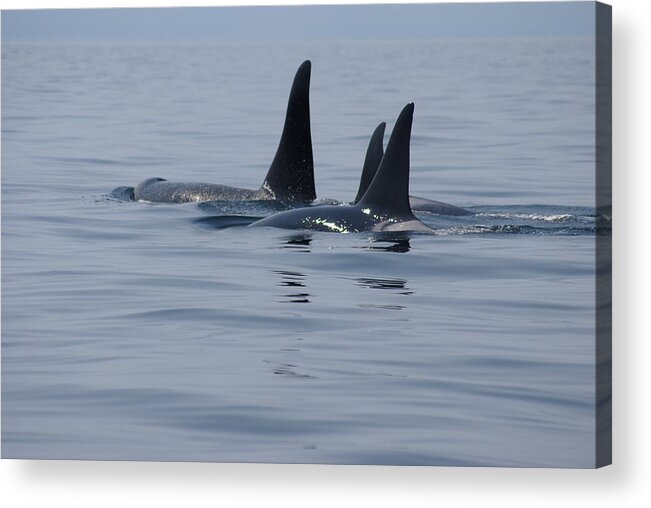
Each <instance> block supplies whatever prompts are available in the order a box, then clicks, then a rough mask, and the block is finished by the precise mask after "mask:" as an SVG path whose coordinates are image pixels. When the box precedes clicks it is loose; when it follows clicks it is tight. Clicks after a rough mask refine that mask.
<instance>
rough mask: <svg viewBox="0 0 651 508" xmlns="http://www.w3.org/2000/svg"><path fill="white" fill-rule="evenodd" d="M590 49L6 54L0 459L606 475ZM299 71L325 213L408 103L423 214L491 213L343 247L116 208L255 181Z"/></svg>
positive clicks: (111, 48)
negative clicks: (519, 469)
mask: <svg viewBox="0 0 651 508" xmlns="http://www.w3.org/2000/svg"><path fill="white" fill-rule="evenodd" d="M593 54H594V44H593V41H592V40H591V39H582V38H563V39H560V38H545V39H505V40H490V41H472V40H471V41H463V42H459V41H442V40H433V41H424V42H395V41H393V42H392V41H381V42H374V43H371V42H337V43H334V42H323V43H309V44H301V45H287V44H266V45H253V44H251V45H237V46H236V45H231V46H229V45H195V46H192V45H135V46H134V45H120V44H106V45H83V44H79V45H47V46H45V45H30V44H24V45H18V44H5V45H3V52H2V106H3V107H2V331H3V334H2V454H3V457H22V458H94V459H149V460H204V461H245V462H310V463H324V462H327V463H347V464H352V463H354V464H358V463H364V464H376V463H381V464H438V465H509V466H567V467H591V466H592V465H593V464H594V441H595V431H594V413H595V406H594V379H595V367H594V332H595V329H594V322H595V310H594V303H593V302H594V296H595V292H594V274H595V270H594V255H595V231H594V208H593V206H594V124H595V122H594V59H593ZM306 58H309V59H311V60H312V62H313V73H312V133H313V140H314V155H315V161H316V179H317V181H316V185H317V193H318V194H319V197H320V198H322V199H326V198H332V199H337V200H347V199H352V198H353V197H354V195H355V193H356V191H357V185H358V181H359V176H360V172H361V167H362V161H363V158H364V153H365V149H366V144H367V142H368V138H369V136H370V134H371V132H372V131H373V129H374V128H375V126H376V125H377V124H378V123H379V122H380V121H387V122H388V128H387V130H388V131H390V128H391V127H392V124H393V122H394V121H395V117H396V116H397V114H398V113H399V111H400V109H401V108H402V107H403V106H404V105H405V104H406V103H407V102H410V101H413V102H415V104H416V113H415V118H414V127H413V139H412V152H411V162H412V178H411V190H412V193H413V194H416V195H418V196H423V197H430V198H433V199H437V200H441V201H447V202H450V203H454V204H456V205H460V206H466V207H469V208H470V209H471V210H473V211H474V212H476V215H475V216H471V217H456V218H445V217H437V216H433V215H427V214H424V215H422V216H420V218H421V219H422V220H424V221H425V222H426V223H428V224H429V225H431V226H432V227H434V228H435V234H433V235H414V236H411V237H410V236H397V237H386V236H380V237H377V236H373V235H358V234H355V235H337V234H327V233H306V232H297V231H294V232H292V231H282V230H273V229H247V228H243V227H230V228H221V227H219V224H215V223H214V222H213V221H212V220H201V219H209V218H210V217H214V216H215V215H218V214H220V213H228V214H231V215H232V214H234V213H244V214H246V215H249V214H251V213H252V212H253V213H254V214H255V212H256V208H255V206H254V207H253V208H252V209H251V207H245V208H241V209H239V210H238V209H235V210H233V209H226V208H224V207H223V206H222V205H219V204H217V205H204V206H197V205H194V204H187V205H149V204H144V203H133V202H123V201H119V200H116V199H113V198H111V197H110V196H109V195H108V194H109V192H110V190H111V189H112V188H114V187H116V186H119V185H134V184H135V183H137V182H139V181H141V180H143V179H145V178H148V177H152V176H161V177H164V178H167V179H169V180H190V181H209V182H215V183H222V184H229V185H236V186H242V187H250V188H257V187H258V186H259V185H260V184H261V182H262V179H263V178H264V174H265V173H266V170H267V167H268V165H269V163H270V162H271V159H272V157H273V154H274V152H275V149H276V144H277V142H278V138H279V135H280V130H281V127H282V122H283V118H284V109H285V106H286V100H287V95H288V93H289V86H290V83H291V79H292V77H293V74H294V72H295V70H296V68H297V67H298V65H299V64H300V63H301V62H302V61H303V60H304V59H306ZM257 211H259V210H257Z"/></svg>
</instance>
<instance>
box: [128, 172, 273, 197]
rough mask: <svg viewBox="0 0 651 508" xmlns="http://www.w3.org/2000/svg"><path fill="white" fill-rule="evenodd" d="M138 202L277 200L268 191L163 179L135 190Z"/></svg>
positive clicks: (144, 183) (143, 184)
mask: <svg viewBox="0 0 651 508" xmlns="http://www.w3.org/2000/svg"><path fill="white" fill-rule="evenodd" d="M134 199H135V200H136V201H148V202H151V203H189V202H196V203H199V202H202V201H217V200H222V201H250V200H261V199H275V197H274V195H273V194H272V193H271V192H270V191H268V190H266V189H258V190H251V189H240V188H238V187H229V186H228V185H219V184H214V183H193V182H188V183H179V182H168V181H167V180H165V179H163V178H149V179H148V180H145V181H144V182H141V183H139V184H138V185H137V186H136V188H135V189H134Z"/></svg>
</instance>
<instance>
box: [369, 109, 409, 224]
mask: <svg viewBox="0 0 651 508" xmlns="http://www.w3.org/2000/svg"><path fill="white" fill-rule="evenodd" d="M413 117H414V103H413V102H411V103H409V104H407V105H406V106H405V107H404V108H403V109H402V111H401V112H400V116H398V120H396V124H395V125H394V127H393V132H391V137H390V138H389V143H387V149H386V151H385V152H384V157H382V162H380V167H379V168H378V170H377V173H376V174H375V177H374V178H373V181H372V182H371V185H369V187H368V189H367V191H366V193H365V194H364V196H363V197H362V199H361V200H360V201H359V203H358V206H361V207H363V208H370V209H372V210H383V211H388V212H391V214H393V215H397V214H403V215H406V214H412V211H411V207H410V206H409V141H410V139H411V123H412V120H413Z"/></svg>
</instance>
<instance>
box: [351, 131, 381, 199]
mask: <svg viewBox="0 0 651 508" xmlns="http://www.w3.org/2000/svg"><path fill="white" fill-rule="evenodd" d="M386 126H387V124H386V122H382V123H381V124H380V125H378V126H377V127H376V128H375V131H374V132H373V135H372V136H371V141H369V143H368V148H367V149H366V158H365V159H364V168H363V169H362V178H360V180H359V189H357V196H355V201H353V204H356V203H357V202H358V201H359V200H360V199H362V196H363V195H364V193H365V192H366V189H368V186H369V185H371V182H372V181H373V177H374V176H375V173H377V168H379V167H380V162H381V161H382V156H383V155H384V129H385V128H386Z"/></svg>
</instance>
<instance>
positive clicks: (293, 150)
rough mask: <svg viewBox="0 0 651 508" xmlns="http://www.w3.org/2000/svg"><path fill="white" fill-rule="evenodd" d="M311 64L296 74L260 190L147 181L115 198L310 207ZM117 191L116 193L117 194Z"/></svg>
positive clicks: (313, 193) (120, 190)
mask: <svg viewBox="0 0 651 508" xmlns="http://www.w3.org/2000/svg"><path fill="white" fill-rule="evenodd" d="M311 67H312V65H311V63H310V61H309V60H306V61H305V62H303V63H302V64H301V66H300V67H299V68H298V70H297V71H296V75H295V77H294V82H293V83H292V89H291V92H290V94H289V101H288V104H287V113H286V115H285V124H284V127H283V132H282V136H281V138H280V143H279V144H278V149H277V150H276V155H275V156H274V159H273V162H272V163H271V166H270V167H269V171H268V172H267V176H266V178H265V180H264V182H263V184H262V186H261V187H260V188H259V189H242V188H238V187H230V186H228V185H219V184H211V183H195V182H187V183H184V182H169V181H167V180H165V179H164V178H149V179H147V180H145V181H143V182H141V183H139V184H138V185H137V186H136V187H135V188H133V192H132V193H131V189H132V188H131V187H118V188H117V189H115V190H114V191H113V192H112V194H113V195H114V196H115V197H123V196H128V197H131V195H132V196H133V199H134V200H135V201H147V202H151V203H187V202H202V201H243V200H278V201H283V202H287V203H294V202H299V203H310V202H312V201H314V200H315V199H316V191H315V188H314V160H313V156H312V135H311V131H310V75H311ZM116 191H118V192H116Z"/></svg>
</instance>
